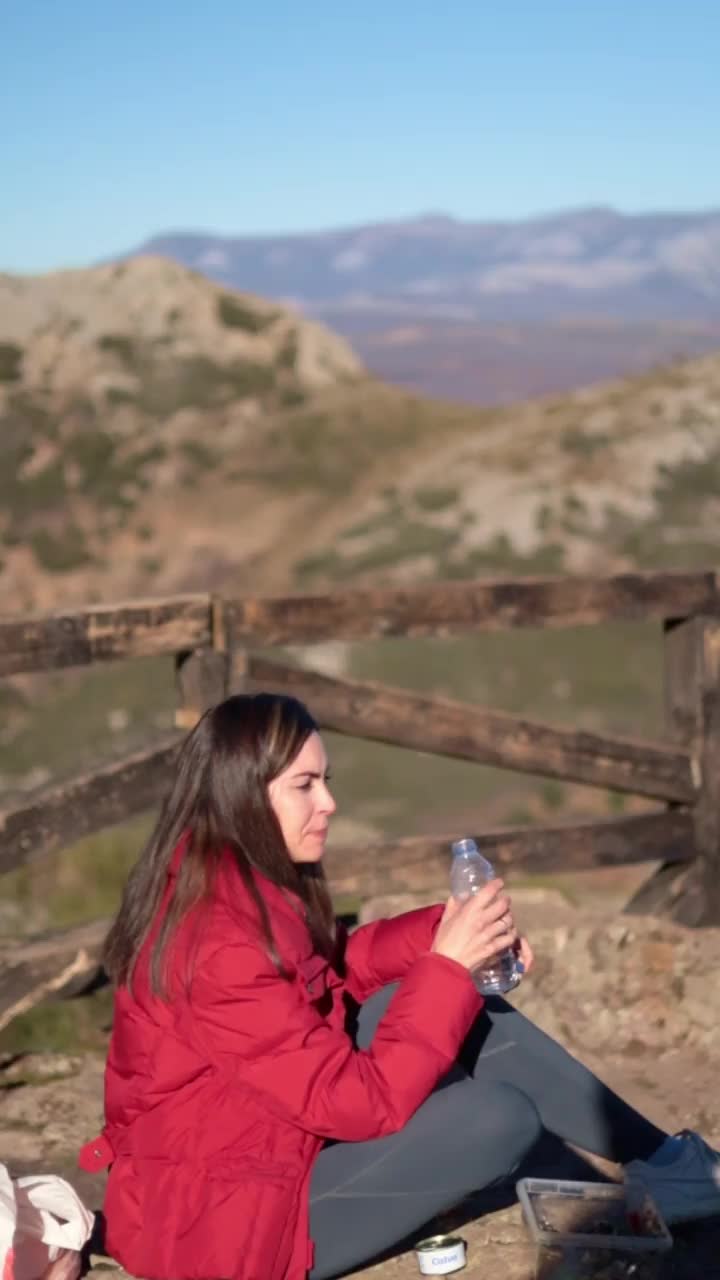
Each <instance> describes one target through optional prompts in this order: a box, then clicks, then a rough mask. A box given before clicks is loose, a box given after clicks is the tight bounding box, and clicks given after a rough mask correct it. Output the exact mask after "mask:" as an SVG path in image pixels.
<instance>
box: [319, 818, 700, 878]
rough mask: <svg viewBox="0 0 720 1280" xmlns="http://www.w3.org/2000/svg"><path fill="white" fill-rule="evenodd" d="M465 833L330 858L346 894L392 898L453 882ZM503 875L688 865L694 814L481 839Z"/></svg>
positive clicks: (509, 831) (334, 852) (502, 832)
mask: <svg viewBox="0 0 720 1280" xmlns="http://www.w3.org/2000/svg"><path fill="white" fill-rule="evenodd" d="M456 838H457V835H446V836H404V837H402V839H399V840H395V841H387V840H386V841H382V842H380V841H378V842H377V843H372V844H369V845H364V846H362V847H345V848H338V849H333V848H332V846H330V847H329V848H328V850H327V853H326V855H325V859H324V861H325V866H326V871H327V875H328V879H329V881H330V885H331V887H332V888H333V889H334V890H335V891H336V892H338V893H340V892H342V893H356V892H358V890H362V892H363V893H367V894H377V893H392V892H393V891H394V890H396V889H400V888H401V887H403V886H404V887H405V889H406V890H411V891H412V890H420V889H423V890H424V889H428V888H433V887H434V886H436V885H438V884H443V883H445V881H446V880H447V874H448V863H449V854H450V843H451V841H452V840H454V839H456ZM477 839H478V841H479V842H480V843H481V844H482V848H483V850H484V851H485V852H486V853H487V854H488V856H489V858H490V859H491V861H492V862H493V863H494V865H495V867H496V869H497V870H498V871H502V872H506V871H513V872H519V871H521V872H533V873H535V872H537V873H542V872H548V871H588V870H591V869H592V868H593V867H621V866H631V865H633V864H634V863H642V862H655V861H658V860H666V861H668V862H675V863H685V862H689V861H691V860H692V858H693V857H694V850H693V826H692V817H691V815H690V814H689V813H688V812H687V811H684V810H681V809H678V810H674V811H671V812H670V813H667V812H666V811H665V810H658V811H657V812H654V813H641V814H633V815H631V816H630V817H622V818H607V819H604V820H602V821H598V822H569V823H557V824H556V825H554V826H549V827H500V828H496V829H494V830H489V831H488V830H485V829H484V830H483V831H482V832H479V833H477Z"/></svg>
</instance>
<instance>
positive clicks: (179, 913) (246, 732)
mask: <svg viewBox="0 0 720 1280" xmlns="http://www.w3.org/2000/svg"><path fill="white" fill-rule="evenodd" d="M316 730H317V724H316V723H315V721H314V720H313V718H312V716H311V715H310V712H309V711H308V710H307V708H306V707H305V706H304V705H303V704H302V703H301V702H298V700H297V699H296V698H290V697H286V696H284V695H282V694H274V693H258V694H238V695H235V696H234V697H231V698H227V699H226V700H225V701H224V702H221V703H219V704H218V705H217V706H216V707H212V708H211V709H210V710H209V711H206V713H205V715H204V716H203V717H202V719H201V720H200V721H199V723H198V724H197V725H196V727H195V728H194V729H193V731H192V733H190V734H189V735H188V737H187V738H186V740H185V742H184V743H183V745H182V747H181V749H180V752H179V755H178V759H177V764H176V768H175V778H174V781H173V784H172V786H171V789H170V792H169V794H168V796H167V798H166V800H165V802H164V804H163V807H162V810H161V813H160V817H159V818H158V821H157V824H156V826H155V830H154V831H153V833H152V835H151V836H150V839H149V840H148V843H147V845H146V846H145V849H144V850H143V852H142V854H141V855H140V858H139V859H138V861H137V863H136V864H135V867H134V868H133V870H132V872H131V873H130V876H129V878H128V882H127V885H126V887H125V892H124V895H123V900H122V904H121V906H120V910H119V912H118V915H117V917H116V919H115V921H114V923H113V925H112V928H111V929H110V933H109V934H108V937H107V941H106V943H105V950H104V955H103V961H104V965H105V969H106V972H107V973H108V975H109V976H110V977H111V978H112V979H113V981H114V982H116V983H124V984H127V985H131V984H132V977H133V971H134V969H135V965H136V963H137V960H138V956H139V954H140V951H141V949H142V946H143V943H144V942H145V941H146V939H147V937H148V935H149V933H150V932H151V930H152V928H153V924H154V922H155V920H156V917H157V913H158V909H159V907H160V904H161V902H162V900H163V896H164V893H165V890H166V886H167V883H168V880H167V876H168V870H169V868H170V863H171V860H172V856H173V852H174V850H175V849H176V847H177V845H178V842H179V841H180V840H181V838H182V837H184V836H186V837H187V839H188V845H187V849H186V851H185V853H184V854H183V857H182V860H181V863H180V866H179V868H178V874H177V881H176V884H175V887H174V892H173V894H172V897H171V899H170V902H169V904H168V907H167V910H166V912H165V913H164V916H163V919H162V922H161V924H160V927H159V929H158V930H157V934H156V936H155V938H154V941H153V945H152V949H151V955H150V983H151V988H152V990H153V991H154V992H155V994H157V995H160V996H163V995H164V994H165V985H166V984H165V968H166V953H167V950H168V945H169V944H170V942H171V941H172V938H173V935H174V933H175V931H176V929H177V927H178V925H179V924H180V922H181V921H182V920H183V919H184V918H185V917H186V916H187V914H188V912H189V911H190V910H191V909H192V908H193V907H195V906H197V904H198V903H200V902H201V901H202V900H203V899H208V898H209V897H210V896H211V894H212V885H213V878H214V873H215V871H216V869H217V866H218V862H219V859H220V856H221V854H222V851H223V850H224V849H229V850H230V851H231V852H232V855H233V857H234V859H235V863H236V866H237V869H238V872H239V874H240V876H241V877H242V880H243V882H244V884H245V886H246V888H247V890H248V892H249V893H250V895H251V897H252V900H253V902H254V904H255V907H256V909H257V913H258V918H259V923H260V927H261V931H262V936H263V937H264V940H265V944H266V946H267V948H268V951H269V952H270V955H271V956H272V958H273V960H274V961H275V963H276V964H277V966H278V968H279V969H280V970H281V971H282V963H281V960H280V957H279V955H278V952H277V948H276V945H275V940H274V937H273V931H272V925H271V922H270V916H269V913H268V908H267V905H266V903H265V900H264V898H263V896H262V894H261V893H260V891H259V889H258V887H257V884H256V882H255V879H254V877H253V874H252V873H253V871H254V870H255V871H260V872H261V873H262V874H263V875H264V876H266V877H267V879H268V880H271V881H272V882H273V883H274V884H276V885H278V886H279V887H280V888H283V889H288V890H291V891H292V892H293V893H295V894H297V895H298V896H299V898H300V899H301V900H302V902H303V903H304V906H305V912H306V920H307V924H308V927H309V929H310V933H311V935H312V937H313V941H314V944H315V946H316V948H317V949H318V950H319V951H321V952H322V954H324V955H327V956H328V957H330V956H331V955H332V953H333V951H334V945H335V925H334V917H333V909H332V903H331V901H330V894H329V891H328V887H327V883H326V881H325V875H324V872H323V870H322V866H321V865H320V864H315V863H313V864H305V865H303V864H298V863H294V862H292V861H291V859H290V856H289V854H288V851H287V848H286V845H285V841H284V839H283V836H282V831H281V829H280V824H279V822H278V820H277V818H276V816H275V814H274V812H273V810H272V808H271V805H270V801H269V798H268V784H269V783H270V782H271V781H272V780H273V778H276V777H277V776H278V774H279V773H282V771H283V770H284V769H286V768H287V766H288V765H289V764H291V763H292V761H293V760H294V759H295V757H296V756H297V754H298V752H299V751H300V749H301V748H302V746H303V743H304V742H306V740H307V739H308V737H309V736H310V734H312V733H315V732H316Z"/></svg>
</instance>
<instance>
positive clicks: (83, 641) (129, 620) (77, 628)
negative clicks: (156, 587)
mask: <svg viewBox="0 0 720 1280" xmlns="http://www.w3.org/2000/svg"><path fill="white" fill-rule="evenodd" d="M210 626H211V612H210V596H209V595H191V596H172V597H170V598H169V599H166V600H162V599H160V600H131V601H128V602H127V604H117V605H95V606H92V607H89V608H87V609H78V610H76V611H74V612H73V613H57V614H50V615H46V616H42V617H27V618H0V676H10V675H17V674H18V673H20V672H30V671H52V670H56V669H57V668H59V667H84V666H87V665H88V664H89V663H91V662H106V661H110V660H112V659H117V658H139V657H145V656H147V655H151V654H159V653H175V652H176V651H177V650H178V649H194V648H196V647H197V646H198V645H203V644H208V643H209V641H210Z"/></svg>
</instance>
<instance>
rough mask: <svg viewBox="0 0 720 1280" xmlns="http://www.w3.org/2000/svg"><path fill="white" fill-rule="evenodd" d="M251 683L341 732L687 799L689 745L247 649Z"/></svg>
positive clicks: (691, 791) (691, 792)
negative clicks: (577, 724) (533, 716)
mask: <svg viewBox="0 0 720 1280" xmlns="http://www.w3.org/2000/svg"><path fill="white" fill-rule="evenodd" d="M248 675H249V679H250V683H251V687H254V688H268V689H274V690H277V691H281V692H286V693H293V694H294V695H295V696H296V697H298V698H300V699H301V700H302V701H304V702H307V704H308V706H309V707H310V709H311V710H312V712H313V714H314V715H315V717H316V718H317V720H318V722H319V723H320V724H321V725H322V726H323V728H326V729H334V730H335V731H336V732H338V733H347V734H352V735H354V736H356V737H360V738H369V739H372V740H373V741H375V742H387V743H393V744H394V745H396V746H401V747H409V748H411V749H413V750H415V751H424V752H432V753H433V754H436V755H443V756H451V757H453V758H455V759H461V760H474V761H476V762H478V763H481V764H490V765H495V766H497V767H499V768H504V769H513V770H515V771H518V772H522V773H535V774H538V775H540V776H542V777H549V778H563V779H565V780H568V781H574V782H582V783H585V784H587V785H589V786H595V787H603V788H606V789H608V790H615V791H625V792H631V793H634V794H636V795H644V796H649V797H652V798H656V799H657V798H659V799H663V800H676V801H681V802H685V803H690V802H692V800H693V799H694V797H695V794H696V786H695V783H694V781H693V773H692V760H691V756H690V753H689V752H688V751H686V750H684V749H682V748H680V747H674V746H664V745H662V744H659V743H654V742H644V741H641V740H638V739H633V738H620V737H612V736H610V735H606V734H598V733H588V732H581V731H577V730H573V729H560V728H557V727H556V726H554V725H549V724H543V723H541V722H539V721H533V720H525V719H523V718H521V717H520V716H515V715H509V714H508V713H507V712H503V711H492V710H489V709H487V708H486V707H479V706H474V705H471V704H465V703H460V702H452V701H450V700H449V699H446V698H434V697H425V696H424V695H422V694H416V693H409V692H407V691H406V690H404V689H393V688H390V687H388V686H384V685H374V684H369V683H361V682H360V681H356V680H344V679H337V678H335V677H332V676H325V675H321V674H320V673H319V672H313V671H308V670H305V669H301V668H298V667H292V666H288V665H287V664H283V663H277V662H274V661H272V660H270V659H266V658H262V657H255V656H251V658H250V660H249V664H248Z"/></svg>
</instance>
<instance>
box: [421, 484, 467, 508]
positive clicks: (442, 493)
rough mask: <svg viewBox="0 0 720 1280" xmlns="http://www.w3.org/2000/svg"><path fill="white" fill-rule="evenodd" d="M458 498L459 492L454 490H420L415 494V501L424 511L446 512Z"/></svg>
mask: <svg viewBox="0 0 720 1280" xmlns="http://www.w3.org/2000/svg"><path fill="white" fill-rule="evenodd" d="M458 497H459V493H458V490H457V489H452V488H445V489H443V488H437V489H418V490H417V491H416V493H415V501H416V503H417V505H418V506H419V507H422V509H423V511H444V510H445V508H446V507H451V506H452V505H453V503H455V502H457V500H458Z"/></svg>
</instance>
